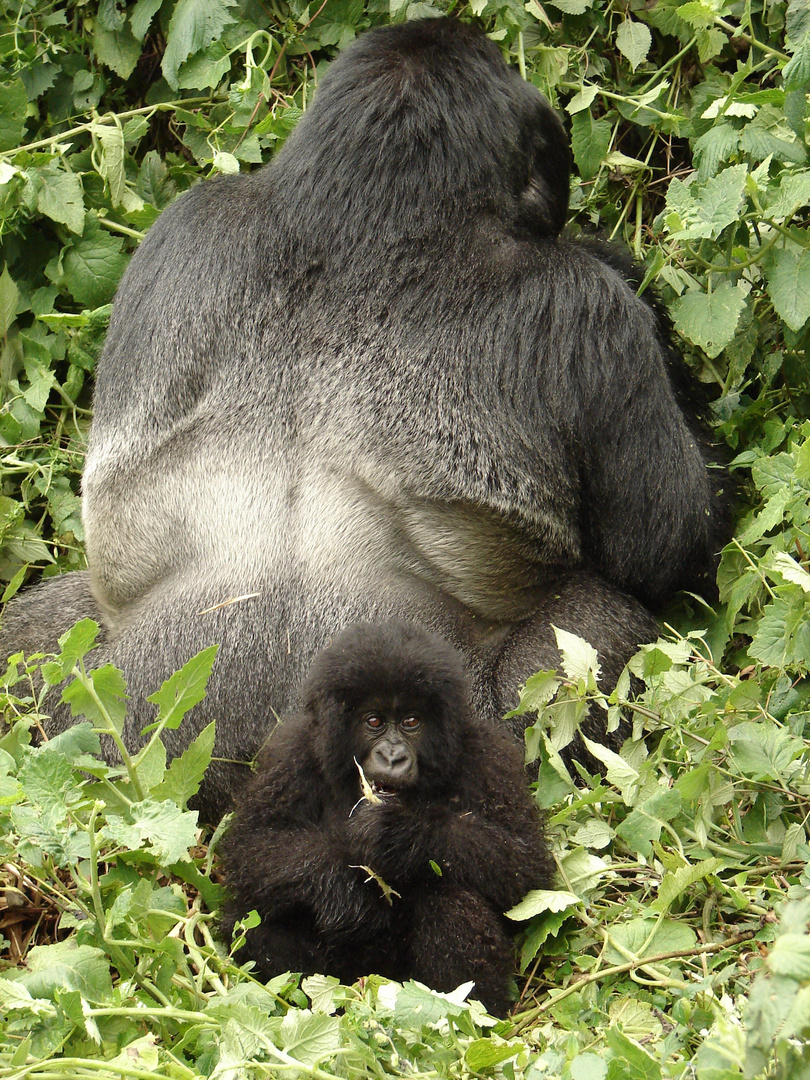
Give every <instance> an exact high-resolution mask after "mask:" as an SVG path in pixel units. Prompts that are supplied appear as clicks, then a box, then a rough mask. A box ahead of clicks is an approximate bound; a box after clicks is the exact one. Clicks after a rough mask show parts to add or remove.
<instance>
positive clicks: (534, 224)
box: [518, 103, 572, 236]
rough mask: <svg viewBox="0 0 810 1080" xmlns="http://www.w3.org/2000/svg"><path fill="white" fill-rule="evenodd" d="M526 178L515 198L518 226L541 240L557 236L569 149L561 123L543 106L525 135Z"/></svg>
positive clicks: (563, 211)
mask: <svg viewBox="0 0 810 1080" xmlns="http://www.w3.org/2000/svg"><path fill="white" fill-rule="evenodd" d="M526 142H527V152H528V164H529V174H528V179H527V181H526V185H525V187H524V188H523V190H522V191H521V193H520V195H519V196H518V214H519V217H518V220H519V222H520V224H521V225H523V226H524V227H526V228H529V229H531V230H532V231H533V232H535V233H538V234H539V235H542V236H558V235H559V234H560V233H561V232H562V230H563V228H564V226H565V222H566V219H567V217H568V196H569V191H570V187H571V165H572V156H571V149H570V147H569V145H568V137H567V136H566V134H565V129H564V128H563V126H562V123H561V121H560V119H559V117H558V116H557V114H556V113H555V112H554V110H553V109H552V108H551V107H550V106H549V105H546V104H545V103H543V104H542V106H541V116H540V119H539V120H538V121H536V122H535V124H534V125H533V126H532V130H531V131H530V132H529V133H527V136H526Z"/></svg>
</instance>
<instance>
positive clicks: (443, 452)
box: [0, 19, 726, 817]
mask: <svg viewBox="0 0 810 1080" xmlns="http://www.w3.org/2000/svg"><path fill="white" fill-rule="evenodd" d="M569 171H570V159H569V150H568V145H567V141H566V138H565V134H564V131H563V129H562V127H561V125H560V122H559V121H558V119H557V118H556V116H555V114H554V113H553V112H552V110H551V109H550V107H549V106H548V105H547V104H546V103H545V101H544V100H543V99H542V98H541V96H540V94H539V93H538V92H537V91H536V90H535V89H534V87H532V86H531V85H530V84H528V83H526V82H524V81H523V80H522V79H521V78H520V77H519V75H518V74H517V72H516V71H514V70H512V69H510V68H508V67H507V66H506V65H505V64H504V62H503V60H502V59H501V56H500V54H499V52H498V49H497V48H496V46H495V45H493V44H492V43H491V42H490V41H488V40H487V39H486V38H485V37H484V36H483V35H482V34H481V33H479V32H478V31H476V30H474V29H473V28H471V27H468V26H465V25H462V24H460V23H458V22H456V21H454V20H452V19H437V20H425V21H417V22H412V23H406V24H403V25H398V26H389V27H386V28H381V29H376V30H372V31H370V32H369V33H367V34H365V35H364V36H363V37H362V38H361V39H360V40H358V41H357V42H356V43H355V44H353V45H352V46H351V47H350V48H348V49H347V50H346V51H345V52H344V53H343V54H342V55H341V56H340V57H339V58H338V59H337V60H336V61H335V62H334V63H333V64H332V66H331V67H330V69H329V71H328V73H327V75H326V76H325V77H324V79H323V80H322V83H321V85H320V87H319V90H318V93H317V96H316V99H315V102H314V104H313V105H312V106H311V107H310V108H309V109H308V110H307V112H306V114H305V115H304V117H303V118H302V120H301V121H300V123H299V125H298V127H297V128H296V130H295V131H294V132H293V134H292V135H291V136H290V138H289V139H288V140H287V143H286V144H285V146H284V147H283V149H282V150H281V151H280V153H279V154H278V156H277V158H276V159H275V160H274V161H273V162H272V163H271V164H270V165H268V166H267V167H266V168H264V169H261V170H259V171H258V172H256V173H255V174H253V175H251V176H237V177H227V178H220V179H217V180H215V181H212V182H210V183H203V184H200V185H199V186H198V187H196V188H194V189H193V190H192V191H190V192H189V193H187V194H185V195H184V196H183V197H182V198H180V199H178V200H177V202H176V203H175V204H174V205H172V206H171V207H170V208H169V209H168V210H166V211H165V213H164V214H162V215H161V217H160V219H159V220H158V221H157V222H156V224H155V225H154V227H153V228H152V229H151V230H150V232H149V234H148V236H147V237H146V239H145V240H144V242H143V244H142V245H141V247H140V249H139V250H138V252H137V253H136V255H135V256H134V258H133V259H132V262H131V264H130V266H129V269H128V270H127V272H126V274H125V276H124V279H123V281H122V283H121V286H120V289H119V292H118V295H117V298H116V301H115V305H114V310H113V316H112V321H111V325H110V331H109V335H108V339H107V344H106V347H105V350H104V353H103V355H102V358H101V360H100V362H99V366H98V373H97V381H96V389H95V419H94V424H93V430H92V436H91V441H90V448H89V453H88V458H87V466H86V470H85V474H84V487H83V492H84V503H83V513H84V522H85V528H86V533H87V556H88V563H89V570H88V571H87V572H86V573H71V574H67V575H65V576H63V577H61V578H58V579H54V580H50V581H48V582H47V583H45V584H44V585H43V586H41V587H39V588H38V589H35V590H32V591H30V592H29V593H27V594H26V595H24V596H22V597H21V598H19V599H18V600H17V601H16V602H15V603H13V604H12V605H10V606H9V608H8V610H7V612H6V615H5V620H4V635H3V640H2V642H1V643H0V644H2V646H3V647H4V648H5V649H6V652H10V651H13V650H15V649H20V648H24V649H26V650H28V651H32V650H34V649H42V648H52V647H53V645H54V643H55V640H56V637H57V636H58V635H59V634H61V633H62V632H64V630H65V629H67V628H68V627H69V626H70V625H72V622H73V621H74V620H75V619H76V618H78V617H80V616H84V615H90V616H93V617H95V618H96V619H98V620H99V621H100V622H101V624H102V626H103V638H102V644H101V647H100V648H99V649H97V650H96V652H95V653H93V654H92V656H93V662H94V663H95V664H101V663H106V662H112V663H115V664H117V665H118V666H119V667H121V668H122V669H123V671H124V673H125V676H126V678H127V683H128V686H129V692H130V694H131V695H132V702H131V708H130V715H129V719H128V726H127V728H126V729H125V737H126V738H128V739H129V740H130V741H131V742H133V743H137V741H138V732H139V730H140V728H141V727H142V726H143V724H144V723H146V722H148V721H149V720H151V719H152V716H153V708H152V706H150V705H148V704H147V703H146V702H145V701H144V697H145V695H146V694H149V693H151V692H152V691H154V690H155V689H156V688H157V687H158V686H159V685H160V683H161V681H162V680H163V679H165V678H166V677H167V676H168V675H169V674H170V673H171V672H172V671H174V670H175V669H176V668H177V667H179V666H180V665H181V664H182V663H184V662H185V661H186V660H187V659H188V658H189V657H190V656H191V655H193V654H194V653H195V652H197V651H198V650H199V649H201V648H203V647H204V646H206V645H209V644H211V643H213V642H220V643H221V647H220V652H219V655H218V659H217V663H216V665H215V670H214V675H213V677H212V680H211V682H210V684H209V693H208V696H207V699H206V701H205V702H204V703H203V704H202V705H200V706H199V707H198V708H197V709H196V711H195V713H194V714H193V715H192V716H190V717H189V718H187V720H186V721H185V722H184V724H183V725H182V726H181V728H180V729H179V730H178V731H177V732H166V740H167V743H168V749H169V752H170V753H178V752H179V751H180V750H182V748H183V747H184V746H185V745H187V743H188V742H189V741H190V739H191V738H192V736H193V735H194V734H196V732H197V731H199V730H200V729H201V728H202V726H204V725H205V724H206V723H207V722H208V720H210V719H211V718H216V720H217V746H216V750H215V753H216V754H217V756H218V757H219V758H221V759H224V760H222V761H220V762H215V763H214V764H213V765H212V767H211V769H210V770H209V773H208V776H207V778H206V782H205V785H204V787H203V789H202V791H201V794H200V803H199V805H200V808H201V810H202V812H203V813H204V814H205V815H207V816H209V817H216V816H218V815H219V814H220V813H221V812H222V811H223V809H224V808H225V807H226V806H227V804H228V800H229V796H230V793H231V792H232V791H233V790H234V789H235V788H236V787H238V786H239V785H240V784H241V783H242V782H243V781H244V779H245V776H246V773H245V772H244V766H242V765H240V764H238V763H239V762H243V761H247V760H249V759H250V758H252V757H253V755H254V754H255V752H256V751H257V749H258V748H259V746H260V745H261V743H262V742H263V740H264V738H265V736H266V735H267V733H268V731H269V730H270V729H271V727H272V725H273V722H274V721H273V716H274V714H275V715H278V714H281V713H283V712H287V711H289V710H291V709H295V708H296V707H297V706H298V704H299V703H300V698H299V696H298V695H299V687H300V684H301V681H302V678H303V676H304V674H305V672H306V670H307V668H308V666H309V664H310V662H311V661H312V658H313V657H314V656H315V654H316V653H317V652H318V651H319V650H320V649H321V648H322V647H323V646H324V645H325V644H326V642H327V641H328V640H329V639H330V638H331V636H332V635H334V634H335V633H336V632H337V631H338V630H339V629H340V628H341V627H343V626H345V625H346V624H348V623H352V622H357V621H363V620H372V621H373V620H381V619H386V618H389V617H392V616H399V617H404V618H406V619H409V620H411V621H413V622H416V623H419V624H421V625H423V626H425V627H427V628H429V629H430V630H432V631H434V632H438V633H440V634H442V635H443V636H444V637H446V638H449V639H450V640H451V641H452V642H453V643H454V645H455V646H456V647H458V648H460V649H461V651H462V653H463V654H464V656H465V658H466V661H467V663H468V666H469V671H470V676H471V679H472V692H473V699H474V703H475V708H476V710H477V711H478V712H480V713H481V714H482V715H484V716H489V717H497V716H499V715H502V713H503V711H504V710H505V709H506V708H508V707H509V706H510V705H511V704H512V703H513V701H514V699H515V690H516V686H517V683H518V682H519V681H521V680H522V679H525V677H526V676H527V675H528V674H530V673H531V672H532V671H534V670H536V669H537V668H539V667H554V666H556V665H557V662H558V653H557V651H556V647H555V644H554V635H553V632H552V629H551V624H552V623H554V624H555V625H558V626H562V627H563V628H564V629H567V630H570V631H571V632H574V633H579V634H581V635H582V636H583V637H585V638H587V639H588V640H589V641H590V642H591V643H592V644H593V645H594V646H595V647H596V648H597V649H598V650H599V652H600V657H601V661H602V665H603V670H604V672H605V678H606V681H607V680H610V679H612V678H615V677H616V676H617V675H618V672H619V671H620V670H621V667H622V665H623V664H624V662H625V661H626V659H627V657H628V656H629V655H630V654H631V653H632V652H633V651H634V649H635V647H636V646H637V644H638V643H639V642H641V641H643V640H649V639H650V638H651V637H654V635H655V625H654V622H653V620H652V618H651V616H650V615H649V614H648V612H647V608H649V607H651V608H655V607H656V606H659V605H660V604H661V603H662V602H664V601H665V600H667V599H668V598H669V597H670V596H671V595H672V594H673V593H674V592H675V591H676V590H678V589H679V588H684V587H688V588H693V589H697V590H700V589H701V588H706V587H710V583H711V577H712V572H713V567H714V553H715V552H716V551H717V549H718V548H719V547H720V546H721V544H722V542H723V540H724V537H725V532H726V514H725V510H724V509H723V505H724V504H723V499H722V495H721V488H722V483H723V480H724V477H723V474H722V472H720V471H717V470H711V471H710V468H709V464H710V449H709V446H708V441H707V437H706V434H705V432H704V431H703V430H702V429H701V428H700V426H699V425H698V424H697V422H696V421H695V420H694V419H693V417H692V416H691V414H690V413H689V411H688V409H687V408H686V406H685V404H684V402H683V399H682V398H681V397H679V391H678V389H677V388H678V385H679V384H680V381H681V376H682V372H681V368H682V364H681V361H680V358H679V357H678V356H677V355H676V354H675V353H674V351H673V349H672V348H671V346H670V344H669V343H668V338H667V335H666V328H665V326H664V324H663V320H662V317H661V314H660V312H659V311H658V309H657V307H656V306H655V305H654V304H651V303H648V302H647V301H646V300H644V299H640V298H639V297H638V296H637V295H636V288H637V285H638V279H637V275H636V271H635V269H634V267H633V266H632V264H630V263H629V262H628V261H627V260H625V259H624V258H623V257H622V256H619V255H617V254H615V253H614V252H612V251H611V250H609V249H607V248H605V247H600V246H598V245H595V244H592V243H576V242H572V241H569V240H566V239H564V238H562V237H561V235H560V233H561V229H562V226H563V222H564V219H565V215H566V209H567V196H568V187H569ZM70 722H71V718H70V715H69V713H68V710H67V706H65V705H62V704H57V703H54V704H53V730H58V729H59V728H61V727H64V726H65V725H67V724H69V723H70Z"/></svg>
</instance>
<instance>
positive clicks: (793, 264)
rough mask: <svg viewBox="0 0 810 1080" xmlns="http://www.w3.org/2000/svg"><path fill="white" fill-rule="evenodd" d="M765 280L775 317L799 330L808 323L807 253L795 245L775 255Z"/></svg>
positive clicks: (809, 279) (809, 274)
mask: <svg viewBox="0 0 810 1080" xmlns="http://www.w3.org/2000/svg"><path fill="white" fill-rule="evenodd" d="M765 279H766V281H767V283H768V295H769V296H770V298H771V300H772V301H773V306H774V307H775V308H776V312H777V314H778V315H779V316H780V317H781V318H782V319H784V321H785V322H786V323H787V325H788V326H789V327H790V329H791V330H795V331H798V330H801V328H802V327H803V326H804V324H805V323H806V322H807V320H808V319H810V251H808V250H807V249H805V248H799V247H797V246H794V245H790V246H789V247H785V248H782V249H781V250H779V251H777V252H776V253H775V255H774V257H773V262H772V264H771V266H770V268H769V269H767V270H766V272H765Z"/></svg>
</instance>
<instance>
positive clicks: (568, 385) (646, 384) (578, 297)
mask: <svg viewBox="0 0 810 1080" xmlns="http://www.w3.org/2000/svg"><path fill="white" fill-rule="evenodd" d="M561 247H562V248H563V250H564V254H565V258H566V259H567V260H568V262H567V263H566V265H565V269H564V271H563V272H561V273H560V274H558V275H557V280H556V281H555V286H554V292H555V300H554V308H555V310H554V315H553V318H554V319H555V321H556V323H559V326H558V327H557V329H558V330H559V332H555V333H554V334H552V335H551V339H552V340H553V341H554V342H555V347H556V348H557V349H558V350H559V353H560V354H562V356H563V357H566V359H565V362H564V363H563V364H560V363H559V358H558V359H557V361H556V368H557V372H558V374H557V375H556V376H555V375H554V372H553V370H552V368H553V367H554V361H552V365H551V367H550V368H548V370H547V371H546V374H547V375H548V376H549V378H550V380H551V381H552V382H554V381H555V380H556V379H560V375H559V373H560V372H562V378H561V381H559V382H558V383H557V387H556V391H548V392H549V394H550V396H551V401H552V402H553V403H554V404H555V406H556V411H557V413H558V415H562V416H563V417H565V425H566V427H567V438H568V439H569V440H570V442H569V446H570V453H571V459H572V461H573V463H574V466H575V468H576V471H577V474H578V478H579V487H580V491H579V523H580V528H581V530H582V540H583V550H584V551H585V552H587V553H588V561H589V564H590V566H591V567H593V568H595V569H597V570H598V571H599V572H600V573H601V574H602V575H603V576H604V577H605V578H607V579H608V580H609V581H611V582H613V583H614V584H616V585H619V586H620V587H621V588H623V589H626V590H627V591H628V592H630V593H632V594H633V595H634V596H635V597H637V598H638V599H639V600H641V601H642V603H644V604H646V605H647V606H648V607H651V608H653V609H655V608H658V607H660V606H661V605H662V604H663V603H664V602H666V600H667V599H669V597H670V596H671V595H672V594H673V593H674V592H675V591H676V590H678V589H683V588H688V589H695V590H697V591H701V592H704V593H705V594H706V595H711V594H712V593H713V591H714V572H715V569H716V556H717V553H718V552H719V550H720V548H721V547H722V546H723V544H724V543H725V542H726V539H727V532H728V511H727V507H728V501H729V500H728V496H727V495H724V492H723V485H724V483H726V482H727V477H726V475H725V472H724V471H723V470H720V469H710V468H709V465H710V463H711V460H712V456H713V454H712V449H711V447H710V445H709V442H708V435H707V433H706V432H705V430H704V429H703V426H702V425H701V424H700V422H699V421H698V420H697V418H696V417H695V416H693V415H691V414H690V413H689V411H688V408H687V407H686V405H685V402H684V401H683V394H682V392H681V390H682V388H681V387H680V386H679V383H680V382H683V381H684V380H685V379H687V378H688V375H687V373H686V372H685V369H683V361H682V360H681V358H680V357H677V356H676V355H675V354H674V353H673V350H672V346H671V344H670V342H669V336H668V328H667V327H666V325H665V319H664V316H663V314H662V312H661V310H660V309H659V308H658V306H657V305H655V304H653V303H648V302H647V300H646V299H643V298H639V297H638V296H636V294H635V285H636V282H635V281H634V280H633V278H632V270H631V265H632V264H630V263H629V261H627V260H624V261H622V260H621V259H620V257H619V256H617V255H614V254H613V253H612V252H611V253H610V254H607V253H606V250H607V249H606V250H605V251H603V250H602V249H599V248H596V247H594V246H590V247H581V248H580V247H578V246H577V245H566V244H561ZM625 263H626V264H627V265H625ZM560 279H563V280H560ZM566 283H567V286H568V287H567V289H565V285H566ZM564 291H565V292H567V294H568V299H566V297H565V296H564V295H563V292H564ZM566 321H567V324H568V328H567V330H566V328H565V327H564V325H563V323H564V322H566ZM540 374H541V377H542V376H543V372H542V370H541V373H540ZM566 402H567V412H566ZM572 406H573V407H572Z"/></svg>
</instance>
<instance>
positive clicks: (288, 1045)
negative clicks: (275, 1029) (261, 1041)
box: [281, 1009, 340, 1065]
mask: <svg viewBox="0 0 810 1080" xmlns="http://www.w3.org/2000/svg"><path fill="white" fill-rule="evenodd" d="M281 1038H282V1048H283V1049H284V1050H285V1051H286V1052H287V1053H288V1054H290V1055H291V1057H294V1058H295V1060H296V1061H300V1062H302V1063H303V1064H304V1065H316V1064H317V1063H318V1062H319V1061H323V1060H324V1058H328V1057H331V1056H332V1055H333V1054H335V1053H336V1052H337V1051H338V1050H339V1049H340V1020H339V1019H338V1017H336V1016H328V1015H327V1014H326V1013H320V1012H319V1013H313V1012H310V1011H309V1009H290V1010H289V1012H288V1013H287V1014H286V1015H285V1017H284V1019H283V1020H282V1021H281Z"/></svg>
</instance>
